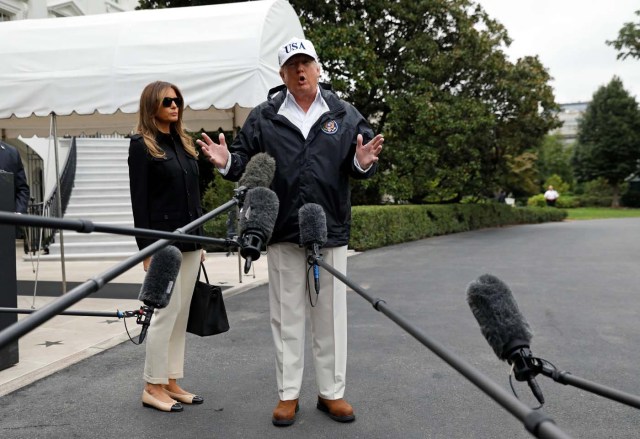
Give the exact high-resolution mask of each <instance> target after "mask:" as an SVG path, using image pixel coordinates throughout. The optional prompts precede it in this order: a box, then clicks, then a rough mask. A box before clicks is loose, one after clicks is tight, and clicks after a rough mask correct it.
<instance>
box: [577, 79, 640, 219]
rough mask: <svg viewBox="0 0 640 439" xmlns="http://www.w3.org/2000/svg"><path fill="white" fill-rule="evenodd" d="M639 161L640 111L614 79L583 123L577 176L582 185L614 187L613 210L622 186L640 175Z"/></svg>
mask: <svg viewBox="0 0 640 439" xmlns="http://www.w3.org/2000/svg"><path fill="white" fill-rule="evenodd" d="M639 160H640V109H639V108H638V103H637V102H636V100H635V98H633V97H632V96H631V95H629V93H628V92H627V91H626V90H625V89H624V87H623V85H622V81H621V80H620V79H619V78H617V77H615V76H614V77H613V79H612V80H611V82H609V84H607V85H606V86H602V87H600V88H599V89H598V90H597V91H596V92H595V93H594V95H593V99H592V101H591V103H590V104H589V106H588V107H587V109H586V111H585V113H584V116H583V117H582V119H581V120H580V123H579V125H578V143H577V144H576V148H575V151H574V155H573V159H572V161H573V166H574V172H575V175H576V178H577V180H578V181H580V182H586V181H589V180H593V179H596V178H598V177H602V178H604V179H605V180H606V181H607V182H608V183H609V185H611V189H612V193H613V201H612V207H618V206H619V199H620V185H621V183H623V182H624V180H625V179H626V178H627V177H629V176H630V175H632V174H634V173H636V172H638V162H639Z"/></svg>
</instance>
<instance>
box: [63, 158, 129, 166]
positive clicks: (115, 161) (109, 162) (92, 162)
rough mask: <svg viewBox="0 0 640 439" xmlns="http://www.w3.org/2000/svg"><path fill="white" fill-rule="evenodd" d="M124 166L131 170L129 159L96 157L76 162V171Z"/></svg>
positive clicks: (79, 159) (80, 159)
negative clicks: (87, 168)
mask: <svg viewBox="0 0 640 439" xmlns="http://www.w3.org/2000/svg"><path fill="white" fill-rule="evenodd" d="M100 165H104V166H122V167H124V168H126V169H128V168H129V165H128V163H127V158H126V157H124V158H122V157H111V156H96V157H92V158H80V157H78V159H77V161H76V169H85V168H86V167H89V168H92V167H95V166H100Z"/></svg>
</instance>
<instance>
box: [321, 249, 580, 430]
mask: <svg viewBox="0 0 640 439" xmlns="http://www.w3.org/2000/svg"><path fill="white" fill-rule="evenodd" d="M311 259H313V262H314V263H316V264H318V265H320V266H321V267H322V268H324V269H325V270H327V271H328V272H329V273H331V274H332V275H333V276H335V277H336V278H337V279H338V280H340V281H341V282H343V283H344V284H345V285H347V286H349V287H350V288H351V289H353V291H355V292H356V293H358V294H359V295H360V296H362V297H363V298H364V299H365V300H366V301H368V302H369V303H371V305H373V307H374V309H375V310H376V311H379V312H381V313H383V314H384V315H386V316H387V317H388V318H389V319H391V320H392V321H393V322H395V323H396V324H397V325H398V326H400V327H401V328H402V329H404V330H405V331H407V332H408V333H409V334H411V335H412V336H413V337H414V338H415V339H416V340H418V341H419V342H420V343H422V344H423V345H424V346H426V347H427V348H428V349H429V350H431V351H432V352H433V353H434V354H436V355H437V356H438V357H440V358H441V359H442V360H444V361H445V362H446V363H447V364H449V365H450V366H451V367H453V368H454V369H456V370H457V371H458V372H460V374H462V376H464V377H465V378H467V379H468V380H469V381H471V382H472V383H473V384H475V385H476V387H478V388H479V389H480V390H482V391H483V392H484V393H486V394H487V395H488V396H490V397H491V398H492V399H493V400H494V401H496V402H497V403H498V404H500V405H501V406H502V407H503V408H504V409H505V410H507V411H508V412H509V413H511V414H512V415H513V416H514V417H515V418H516V419H518V420H519V421H520V422H522V423H523V425H524V426H525V428H526V429H527V431H529V432H530V433H531V434H533V435H534V436H535V437H538V438H545V439H546V438H549V439H567V438H570V437H571V436H568V435H567V434H566V433H565V432H564V431H562V430H561V429H560V428H559V427H558V426H556V424H555V423H554V421H553V419H551V418H550V417H549V416H548V415H546V414H544V413H543V412H541V411H540V410H533V409H531V408H530V407H529V406H527V405H526V404H524V403H523V402H522V401H520V400H519V399H517V398H516V397H515V396H513V395H511V394H510V393H509V392H507V391H506V390H505V389H504V388H502V387H501V386H499V385H498V384H496V383H495V382H493V381H492V380H491V379H490V378H489V377H487V376H485V375H484V374H483V373H482V372H480V371H479V370H477V369H476V368H474V367H473V366H471V365H470V364H468V363H467V362H466V361H464V360H463V359H461V358H460V357H458V356H457V355H455V354H454V353H452V352H450V351H448V350H447V349H446V348H445V347H444V346H443V345H441V344H440V343H438V342H436V341H434V340H431V339H429V337H427V335H426V334H425V333H424V332H422V331H421V330H420V329H418V328H417V327H416V326H414V325H412V324H411V323H409V322H407V321H406V320H405V319H404V318H403V317H402V316H400V315H399V314H397V313H396V312H394V311H392V310H391V309H389V308H388V307H387V304H386V302H385V301H384V300H383V299H380V298H373V297H371V296H370V295H369V294H368V293H367V292H366V291H365V290H364V289H363V288H362V287H360V286H359V285H357V284H356V283H354V282H352V281H351V280H350V279H349V278H347V277H346V276H345V275H344V274H342V273H340V272H339V271H338V270H336V269H335V268H334V267H332V266H331V265H329V264H328V263H326V262H325V261H324V260H322V259H321V258H320V257H317V256H314V255H311Z"/></svg>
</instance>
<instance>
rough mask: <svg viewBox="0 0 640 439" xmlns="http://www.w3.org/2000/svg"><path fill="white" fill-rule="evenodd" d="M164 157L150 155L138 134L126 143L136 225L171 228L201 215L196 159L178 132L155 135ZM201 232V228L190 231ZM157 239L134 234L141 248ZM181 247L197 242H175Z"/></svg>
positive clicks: (194, 246)
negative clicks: (186, 148) (190, 153)
mask: <svg viewBox="0 0 640 439" xmlns="http://www.w3.org/2000/svg"><path fill="white" fill-rule="evenodd" d="M156 141H157V142H158V145H159V146H160V147H161V148H162V150H163V151H164V152H165V154H166V156H165V157H164V158H155V157H152V156H151V155H150V154H149V152H148V151H147V147H146V145H145V143H144V140H143V138H142V136H141V135H139V134H136V135H134V136H132V137H131V142H130V144H129V158H128V163H129V189H130V191H131V207H132V209H133V221H134V224H135V226H136V227H138V228H144V229H153V230H162V231H165V232H173V231H174V230H176V229H178V228H180V227H183V226H185V225H187V224H189V223H190V222H192V221H194V220H196V219H197V218H199V217H200V216H202V207H201V206H200V187H199V183H198V179H199V175H200V173H199V171H198V161H197V160H196V159H195V158H193V157H192V156H191V155H189V154H187V152H186V151H185V150H184V148H183V146H182V142H181V141H180V137H179V136H177V135H169V134H161V135H159V136H158V137H157V138H156ZM190 234H192V235H199V236H202V235H203V233H202V229H201V228H197V229H196V230H195V231H193V232H190ZM155 241H156V239H148V238H136V242H137V243H138V248H139V249H141V250H142V249H143V248H145V247H147V246H149V245H150V244H152V243H153V242H155ZM173 245H175V246H176V247H178V249H179V250H180V251H193V250H197V249H199V248H201V246H200V244H195V243H187V242H175V243H174V244H173Z"/></svg>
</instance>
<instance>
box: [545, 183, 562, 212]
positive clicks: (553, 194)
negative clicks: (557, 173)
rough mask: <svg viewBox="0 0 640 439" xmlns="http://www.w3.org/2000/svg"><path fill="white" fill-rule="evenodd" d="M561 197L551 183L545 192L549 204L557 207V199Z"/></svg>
mask: <svg viewBox="0 0 640 439" xmlns="http://www.w3.org/2000/svg"><path fill="white" fill-rule="evenodd" d="M559 197H560V194H558V192H557V191H556V190H555V189H554V188H553V186H551V185H549V187H548V188H547V191H546V192H545V193H544V200H545V201H546V202H547V206H551V207H555V206H556V200H557V199H558V198H559Z"/></svg>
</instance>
